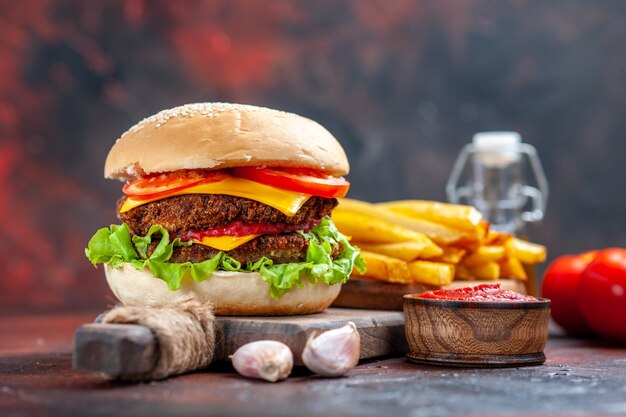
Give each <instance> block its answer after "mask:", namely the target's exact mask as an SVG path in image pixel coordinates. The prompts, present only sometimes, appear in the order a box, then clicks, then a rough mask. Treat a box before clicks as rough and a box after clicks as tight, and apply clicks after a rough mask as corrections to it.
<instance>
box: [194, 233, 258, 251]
mask: <svg viewBox="0 0 626 417" xmlns="http://www.w3.org/2000/svg"><path fill="white" fill-rule="evenodd" d="M257 236H259V235H247V236H220V237H203V238H202V240H196V239H194V240H193V243H198V244H200V245H205V246H210V247H212V248H215V249H219V250H223V251H229V250H233V249H235V248H236V247H237V246H241V245H243V244H244V243H246V242H249V241H251V240H252V239H254V238H255V237H257Z"/></svg>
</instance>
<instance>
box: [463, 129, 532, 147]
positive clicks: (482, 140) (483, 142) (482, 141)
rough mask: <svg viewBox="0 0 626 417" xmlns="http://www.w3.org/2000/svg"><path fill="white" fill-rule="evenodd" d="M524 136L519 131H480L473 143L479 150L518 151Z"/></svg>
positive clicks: (475, 135)
mask: <svg viewBox="0 0 626 417" xmlns="http://www.w3.org/2000/svg"><path fill="white" fill-rule="evenodd" d="M521 142H522V137H521V135H520V134H519V133H517V132H478V133H476V134H474V137H473V138H472V143H473V144H474V146H475V147H476V150H477V151H503V152H506V151H512V152H517V148H518V145H519V144H520V143H521Z"/></svg>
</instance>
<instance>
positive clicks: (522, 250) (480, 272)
mask: <svg viewBox="0 0 626 417" xmlns="http://www.w3.org/2000/svg"><path fill="white" fill-rule="evenodd" d="M332 218H333V221H334V223H335V224H336V225H337V228H338V229H339V230H340V231H341V232H342V233H343V234H345V235H346V236H349V237H350V239H351V243H353V244H355V245H357V246H359V247H360V248H361V256H362V257H363V258H364V259H365V261H366V262H367V272H365V274H363V275H360V274H359V273H358V271H356V270H355V271H354V273H353V278H354V279H366V280H378V281H384V282H390V283H397V284H415V283H420V284H426V285H433V286H445V285H448V284H450V283H451V282H452V281H453V280H455V279H457V280H497V279H500V278H513V279H518V280H523V281H525V280H527V279H528V276H527V273H526V270H525V269H524V264H526V265H533V264H537V263H540V262H543V261H545V258H546V248H545V247H544V246H541V245H538V244H535V243H531V242H527V241H524V240H522V239H519V238H516V237H514V236H512V235H508V234H504V233H497V232H494V231H491V230H489V223H488V222H486V221H484V220H483V219H482V216H481V214H480V213H479V212H478V211H477V210H476V209H475V208H473V207H470V206H462V205H455V204H446V203H439V202H433V201H422V200H404V201H391V202H387V203H378V204H371V203H367V202H365V201H359V200H352V199H347V198H343V199H339V206H338V207H337V208H336V209H335V210H334V211H333V215H332Z"/></svg>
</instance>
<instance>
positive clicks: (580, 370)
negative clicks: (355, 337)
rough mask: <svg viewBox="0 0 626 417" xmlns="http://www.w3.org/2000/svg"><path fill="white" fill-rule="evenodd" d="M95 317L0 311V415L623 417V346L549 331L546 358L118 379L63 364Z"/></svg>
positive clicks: (217, 369) (226, 368) (226, 369)
mask: <svg viewBox="0 0 626 417" xmlns="http://www.w3.org/2000/svg"><path fill="white" fill-rule="evenodd" d="M93 318H94V315H84V314H83V315H58V316H41V317H32V316H30V317H22V316H20V317H2V318H0V416H3V417H12V416H34V417H36V416H64V415H81V416H86V415H90V416H105V415H122V416H165V415H177V416H186V415H227V416H228V415H232V416H241V415H259V416H298V417H304V416H313V415H324V416H343V415H346V416H389V417H391V416H414V417H419V416H451V415H464V416H479V415H480V416H494V415H502V416H518V415H533V416H537V415H540V416H541V415H550V416H554V415H559V416H588V415H607V416H611V415H626V349H625V348H623V347H621V348H620V347H612V346H610V345H608V344H606V343H604V342H600V341H593V340H581V339H572V338H566V337H560V336H554V335H553V336H551V337H550V340H549V341H548V345H547V347H546V351H545V352H546V355H547V358H548V360H547V362H546V364H545V365H543V366H535V367H526V368H509V369H455V368H439V367H429V366H420V365H414V364H411V363H409V362H407V361H406V360H405V359H403V358H381V359H380V360H370V361H366V362H362V363H361V364H360V365H359V366H358V367H357V368H356V369H354V370H353V371H352V372H351V373H350V374H349V375H348V376H346V377H344V378H338V379H326V378H321V377H316V376H314V375H311V374H310V373H308V372H307V371H305V370H303V369H298V370H296V371H295V374H294V375H292V376H291V377H290V378H289V379H288V380H287V381H284V382H281V383H276V384H271V383H266V382H258V381H254V380H249V379H244V378H241V377H239V376H238V375H237V374H236V373H234V372H233V370H232V368H230V365H228V364H222V365H216V366H213V367H212V368H210V369H209V370H208V371H206V372H196V373H192V374H188V375H184V376H178V377H175V378H170V379H168V380H165V381H158V382H151V383H143V384H122V383H113V382H110V381H108V380H107V379H106V378H105V377H104V376H102V375H99V374H93V373H79V372H76V371H73V370H72V368H71V348H72V336H73V333H74V330H75V329H76V327H77V326H78V325H80V324H82V323H86V322H90V321H92V320H93Z"/></svg>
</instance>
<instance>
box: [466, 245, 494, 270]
mask: <svg viewBox="0 0 626 417" xmlns="http://www.w3.org/2000/svg"><path fill="white" fill-rule="evenodd" d="M503 257H504V246H492V245H486V246H480V247H479V248H478V249H476V250H475V251H474V252H472V253H470V254H469V255H467V257H465V258H464V259H463V265H465V266H468V267H470V268H473V267H476V266H479V265H482V264H486V263H488V262H497V261H499V260H500V259H502V258H503Z"/></svg>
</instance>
